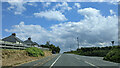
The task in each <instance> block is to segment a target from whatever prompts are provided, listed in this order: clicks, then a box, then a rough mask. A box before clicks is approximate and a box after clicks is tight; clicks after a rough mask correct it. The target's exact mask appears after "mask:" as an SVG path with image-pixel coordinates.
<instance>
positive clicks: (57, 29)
mask: <svg viewBox="0 0 120 68" xmlns="http://www.w3.org/2000/svg"><path fill="white" fill-rule="evenodd" d="M88 10H89V11H88ZM78 13H79V14H80V15H83V16H84V19H82V20H80V21H78V22H64V23H59V24H56V25H52V26H51V27H50V29H51V30H50V31H48V30H46V29H45V28H43V27H41V26H40V25H25V24H24V22H21V23H20V24H18V25H14V26H13V28H11V29H6V31H7V32H11V33H12V32H15V33H17V36H18V37H19V38H22V39H27V38H28V37H32V39H33V40H34V41H37V42H38V43H40V44H43V43H45V42H46V41H50V42H51V43H53V44H55V45H56V46H60V48H61V49H62V52H63V51H67V50H68V49H69V48H70V46H71V47H72V49H76V48H77V41H76V38H77V37H79V42H80V47H92V46H110V45H111V40H114V41H115V43H117V41H118V17H117V16H116V15H110V16H102V15H101V13H100V10H98V9H95V8H84V9H79V11H78ZM38 15H39V14H38ZM48 16H49V15H48Z"/></svg>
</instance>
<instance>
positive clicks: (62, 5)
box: [53, 2, 72, 12]
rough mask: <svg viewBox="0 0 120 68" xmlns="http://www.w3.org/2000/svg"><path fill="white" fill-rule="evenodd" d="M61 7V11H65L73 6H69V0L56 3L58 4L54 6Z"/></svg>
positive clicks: (55, 7)
mask: <svg viewBox="0 0 120 68" xmlns="http://www.w3.org/2000/svg"><path fill="white" fill-rule="evenodd" d="M57 8H59V9H60V11H61V12H64V11H65V10H68V11H69V10H71V9H72V8H71V7H69V5H68V3H67V2H63V3H61V4H60V3H58V4H56V6H54V8H53V10H55V9H57Z"/></svg>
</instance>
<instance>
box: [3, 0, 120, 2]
mask: <svg viewBox="0 0 120 68" xmlns="http://www.w3.org/2000/svg"><path fill="white" fill-rule="evenodd" d="M8 1H12V2H19V1H21V0H2V2H8ZM24 1H26V2H119V1H120V0H24Z"/></svg>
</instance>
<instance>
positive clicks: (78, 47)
mask: <svg viewBox="0 0 120 68" xmlns="http://www.w3.org/2000/svg"><path fill="white" fill-rule="evenodd" d="M77 42H78V49H79V38H78V37H77Z"/></svg>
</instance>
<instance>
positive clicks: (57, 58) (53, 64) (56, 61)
mask: <svg viewBox="0 0 120 68" xmlns="http://www.w3.org/2000/svg"><path fill="white" fill-rule="evenodd" d="M60 57H61V55H60V56H59V57H58V58H57V59H56V60H55V61H54V62H53V63H52V65H51V66H50V67H49V68H51V67H52V66H53V65H54V64H55V63H56V62H57V60H58V59H59V58H60Z"/></svg>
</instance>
